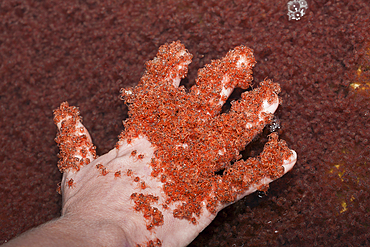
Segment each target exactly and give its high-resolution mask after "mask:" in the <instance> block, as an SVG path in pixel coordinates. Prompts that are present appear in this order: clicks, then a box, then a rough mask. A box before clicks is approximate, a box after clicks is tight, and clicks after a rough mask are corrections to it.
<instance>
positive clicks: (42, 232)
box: [3, 217, 131, 247]
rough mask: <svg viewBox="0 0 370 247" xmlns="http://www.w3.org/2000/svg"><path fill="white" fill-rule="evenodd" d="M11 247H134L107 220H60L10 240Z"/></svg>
mask: <svg viewBox="0 0 370 247" xmlns="http://www.w3.org/2000/svg"><path fill="white" fill-rule="evenodd" d="M3 246H4V247H11V246H17V247H19V246H27V247H32V246H69V247H71V246H131V245H130V244H129V243H128V242H127V240H126V237H125V233H124V232H123V231H122V229H120V228H118V227H116V226H114V225H113V224H110V222H106V221H96V220H94V219H91V220H89V219H86V218H84V219H82V218H77V217H73V218H72V217H60V218H58V219H54V220H52V221H49V222H47V223H45V224H43V225H41V226H39V227H37V228H34V229H32V230H29V231H27V232H25V233H23V234H22V235H20V236H18V237H16V238H15V239H13V240H11V241H9V242H8V243H7V244H5V245H3Z"/></svg>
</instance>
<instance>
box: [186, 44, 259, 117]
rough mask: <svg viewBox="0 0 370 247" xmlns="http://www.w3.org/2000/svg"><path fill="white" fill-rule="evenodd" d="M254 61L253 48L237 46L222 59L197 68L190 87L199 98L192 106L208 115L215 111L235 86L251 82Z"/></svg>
mask: <svg viewBox="0 0 370 247" xmlns="http://www.w3.org/2000/svg"><path fill="white" fill-rule="evenodd" d="M255 64H256V61H255V59H254V56H253V51H252V50H251V49H249V48H247V47H245V46H239V47H236V48H235V49H234V50H231V51H229V52H228V53H227V54H226V56H225V57H224V58H222V59H221V60H214V61H212V63H211V64H209V65H207V66H206V67H204V68H202V69H200V70H199V72H198V78H197V79H196V85H194V86H193V87H192V88H191V96H194V97H197V98H198V99H199V100H198V101H199V104H198V105H197V106H195V108H196V109H197V110H198V111H202V112H204V113H206V114H207V115H211V116H214V115H216V114H218V113H219V112H220V111H221V108H222V105H223V104H224V103H225V102H226V100H227V98H228V97H229V96H230V94H231V93H232V91H233V90H234V88H235V87H240V88H244V89H246V88H248V87H249V86H250V84H251V81H252V79H253V77H252V68H253V67H254V65H255Z"/></svg>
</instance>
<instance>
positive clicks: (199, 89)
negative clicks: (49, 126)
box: [54, 42, 297, 246]
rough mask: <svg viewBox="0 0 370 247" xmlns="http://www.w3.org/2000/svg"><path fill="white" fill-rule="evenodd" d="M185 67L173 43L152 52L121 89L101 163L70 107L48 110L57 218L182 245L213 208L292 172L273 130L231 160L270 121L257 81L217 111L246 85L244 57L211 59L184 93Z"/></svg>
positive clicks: (273, 100) (274, 90)
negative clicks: (260, 146)
mask: <svg viewBox="0 0 370 247" xmlns="http://www.w3.org/2000/svg"><path fill="white" fill-rule="evenodd" d="M190 62H191V55H190V54H189V53H188V51H187V50H186V49H185V47H184V46H183V45H182V44H180V43H179V42H173V43H172V44H170V45H164V46H162V47H160V49H159V52H158V54H157V57H156V58H154V59H153V60H152V61H149V62H148V63H147V69H146V72H145V74H144V75H143V77H142V79H141V80H140V82H139V84H138V85H137V86H136V87H134V88H129V89H123V90H122V91H121V96H122V98H123V100H125V102H126V103H127V104H128V107H129V118H128V119H127V120H126V121H125V122H124V125H125V130H124V131H123V132H122V133H121V135H120V137H119V141H118V143H117V145H116V147H115V148H113V149H112V150H111V151H110V152H108V153H107V154H105V155H103V156H100V157H96V155H95V147H94V145H93V144H92V141H91V138H90V135H89V133H88V131H87V130H86V129H85V127H84V126H83V125H82V123H81V120H80V117H79V113H78V110H77V108H75V107H69V106H68V104H67V103H63V104H62V105H61V106H60V108H59V109H57V110H55V112H54V114H55V117H54V121H55V123H56V124H57V126H58V129H59V133H58V136H57V138H56V141H57V143H58V145H59V147H60V150H61V151H60V155H59V156H60V161H59V163H58V167H59V169H60V170H61V171H62V172H63V179H62V183H61V192H62V195H63V208H62V215H63V216H65V217H68V216H69V215H81V217H83V216H84V215H87V216H88V217H91V218H94V219H96V221H97V222H101V221H104V222H109V224H112V225H114V226H116V227H118V228H119V229H121V230H122V236H121V237H122V239H124V241H125V242H127V243H128V244H129V245H130V246H131V245H132V246H133V245H135V244H139V245H141V246H145V245H147V246H160V245H163V246H185V245H187V244H189V243H190V242H191V241H192V240H193V239H194V238H195V237H196V236H197V235H198V234H199V233H200V232H201V231H202V230H203V229H204V228H205V227H207V226H208V225H209V224H210V223H211V222H212V220H213V219H214V218H215V217H216V214H217V213H218V212H219V211H220V210H221V209H223V208H224V207H226V206H227V205H230V204H231V203H234V202H236V201H237V200H239V199H241V198H243V197H244V196H246V195H248V194H250V193H253V192H254V191H256V190H257V189H261V190H266V189H267V186H268V184H269V183H270V182H271V181H273V180H275V179H277V178H279V177H281V176H282V175H284V174H285V173H286V172H288V171H289V170H290V169H291V168H292V167H293V166H294V164H295V162H296V158H297V155H296V153H295V152H294V151H293V150H290V149H289V148H288V147H287V145H286V144H285V142H284V141H278V137H277V134H275V133H273V134H271V135H270V139H269V141H268V143H267V144H266V145H265V148H264V150H263V152H262V153H261V154H260V155H259V156H258V157H257V158H249V159H247V160H246V161H243V160H241V159H240V158H241V156H240V155H239V152H240V151H241V150H243V149H244V148H245V146H246V145H247V144H248V143H249V142H250V141H251V140H252V139H253V138H254V137H255V136H256V135H257V134H258V133H260V132H261V131H262V129H263V128H264V126H265V125H266V124H268V123H270V122H271V120H272V116H273V113H274V112H275V110H276V109H277V107H278V105H279V98H278V96H277V94H278V93H279V91H280V88H279V85H278V84H276V83H272V82H271V81H269V80H267V81H264V82H262V83H261V86H260V87H259V88H256V89H254V90H252V91H248V92H245V93H243V94H242V98H241V99H240V100H239V101H236V102H233V103H232V107H231V109H230V111H229V112H227V113H221V108H222V105H223V104H224V103H225V101H226V100H227V98H228V97H229V95H230V94H231V93H232V91H233V89H234V88H235V87H241V88H248V87H249V86H250V83H251V80H252V76H251V74H252V67H253V66H254V64H255V60H254V57H253V54H252V51H251V50H250V49H248V48H246V47H243V46H241V47H237V48H235V49H234V50H233V51H230V52H229V53H228V54H227V55H226V57H225V58H223V59H222V60H217V61H213V62H212V63H211V64H210V65H207V66H206V67H205V68H203V69H202V70H200V71H199V75H198V79H197V80H196V85H195V86H193V87H192V88H191V90H190V92H189V93H187V92H186V91H185V88H184V87H181V86H180V87H179V84H180V80H181V78H184V77H185V76H186V74H187V66H188V64H189V63H190ZM97 235H99V233H97ZM107 242H109V239H107Z"/></svg>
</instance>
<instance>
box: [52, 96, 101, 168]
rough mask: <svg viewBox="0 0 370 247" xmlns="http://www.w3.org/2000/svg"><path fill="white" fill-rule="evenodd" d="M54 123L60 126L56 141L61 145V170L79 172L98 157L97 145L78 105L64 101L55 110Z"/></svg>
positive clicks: (59, 164) (59, 163)
mask: <svg viewBox="0 0 370 247" xmlns="http://www.w3.org/2000/svg"><path fill="white" fill-rule="evenodd" d="M54 123H55V124H56V125H57V127H58V134H57V137H56V138H55V142H56V143H57V144H58V147H59V150H60V151H59V154H58V157H59V161H58V168H59V171H60V172H62V173H64V172H66V171H67V172H68V171H74V172H77V171H79V170H80V168H81V167H82V166H84V165H87V164H89V163H90V162H92V161H93V160H94V159H96V151H95V149H96V148H95V146H94V144H93V143H92V140H91V137H90V134H89V132H88V131H87V129H86V128H85V126H83V124H82V119H81V117H80V112H79V110H78V108H77V107H75V106H69V104H68V102H63V103H62V104H60V107H59V108H58V109H56V110H54Z"/></svg>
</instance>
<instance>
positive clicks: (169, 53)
mask: <svg viewBox="0 0 370 247" xmlns="http://www.w3.org/2000/svg"><path fill="white" fill-rule="evenodd" d="M191 59H192V55H191V54H190V53H189V52H188V51H187V50H186V48H185V46H184V45H183V44H181V43H180V41H176V42H172V43H171V44H165V45H162V46H161V47H160V48H159V51H158V53H157V56H156V57H155V58H154V59H153V60H150V61H148V62H146V71H145V73H144V75H143V77H142V78H141V79H140V81H139V83H138V85H137V86H136V88H135V90H136V91H138V89H142V90H145V91H147V90H155V91H158V93H161V92H163V89H164V88H165V87H166V86H168V85H171V86H174V87H176V88H177V87H178V86H179V84H180V81H181V79H182V78H184V77H185V76H186V74H187V72H188V65H189V64H190V63H191ZM133 90H134V89H123V88H122V89H121V97H122V98H123V99H125V100H126V101H127V102H130V100H132V98H133V97H134V96H135V93H134V92H133Z"/></svg>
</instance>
